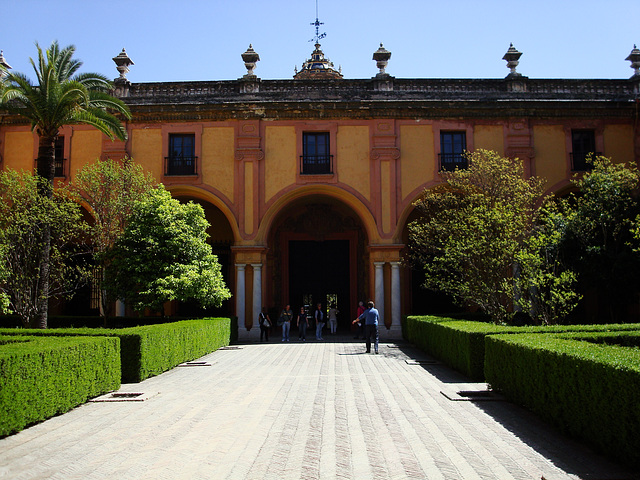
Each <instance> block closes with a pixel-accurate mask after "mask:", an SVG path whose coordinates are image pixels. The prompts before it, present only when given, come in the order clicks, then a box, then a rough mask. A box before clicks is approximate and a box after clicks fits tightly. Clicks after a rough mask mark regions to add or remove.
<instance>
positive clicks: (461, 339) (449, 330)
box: [405, 316, 640, 381]
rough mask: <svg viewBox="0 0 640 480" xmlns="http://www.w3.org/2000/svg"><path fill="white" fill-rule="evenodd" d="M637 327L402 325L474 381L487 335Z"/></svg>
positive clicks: (438, 321) (446, 321)
mask: <svg viewBox="0 0 640 480" xmlns="http://www.w3.org/2000/svg"><path fill="white" fill-rule="evenodd" d="M638 329H640V324H615V325H554V326H545V327H541V326H534V327H512V326H505V325H495V324H493V323H485V322H477V321H469V320H458V319H455V318H451V317H438V316H424V317H407V319H406V325H405V332H406V338H407V340H408V341H410V342H412V343H414V344H415V345H417V346H418V347H419V348H421V349H423V350H424V351H426V352H427V353H429V354H430V355H433V356H434V357H436V358H438V359H440V360H442V361H443V362H445V363H446V364H447V365H449V366H450V367H452V368H454V369H456V370H458V371H459V372H461V373H463V374H464V375H466V376H468V377H469V378H471V379H472V380H475V381H482V380H484V355H485V353H484V349H485V340H484V339H485V337H486V336H487V335H494V334H501V333H504V334H506V333H510V334H515V333H542V332H545V333H560V332H598V331H614V330H615V331H623V330H638Z"/></svg>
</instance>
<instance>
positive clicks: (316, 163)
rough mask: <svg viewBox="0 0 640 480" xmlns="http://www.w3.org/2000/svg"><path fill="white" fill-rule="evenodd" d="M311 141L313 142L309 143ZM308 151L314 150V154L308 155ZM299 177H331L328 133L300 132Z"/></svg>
mask: <svg viewBox="0 0 640 480" xmlns="http://www.w3.org/2000/svg"><path fill="white" fill-rule="evenodd" d="M312 139H313V141H311V140H312ZM319 140H322V141H319ZM309 150H314V153H310V152H309ZM319 150H322V153H319ZM310 160H311V161H310ZM300 175H333V155H331V133H330V132H328V131H304V132H302V156H301V158H300Z"/></svg>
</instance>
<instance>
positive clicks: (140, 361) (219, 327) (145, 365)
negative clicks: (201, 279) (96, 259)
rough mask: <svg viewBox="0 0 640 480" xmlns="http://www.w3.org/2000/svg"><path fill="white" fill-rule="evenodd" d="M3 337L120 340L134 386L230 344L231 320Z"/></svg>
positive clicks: (126, 376) (125, 375)
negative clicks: (68, 337)
mask: <svg viewBox="0 0 640 480" xmlns="http://www.w3.org/2000/svg"><path fill="white" fill-rule="evenodd" d="M0 335H14V336H21V335H37V336H61V337H66V336H74V337H77V336H109V337H118V338H119V339H120V355H121V365H122V382H123V383H132V382H141V381H142V380H144V379H146V378H149V377H152V376H154V375H158V374H160V373H162V372H165V371H167V370H169V369H171V368H173V367H175V366H176V365H179V364H180V363H183V362H186V361H189V360H193V359H196V358H199V357H202V356H203V355H206V354H208V353H211V352H213V351H215V350H217V349H218V348H220V347H222V346H225V345H229V339H230V337H231V320H230V319H228V318H206V319H201V320H185V321H181V322H174V323H164V324H157V325H145V326H141V327H131V328H122V329H105V328H60V329H48V330H24V329H15V328H13V329H0Z"/></svg>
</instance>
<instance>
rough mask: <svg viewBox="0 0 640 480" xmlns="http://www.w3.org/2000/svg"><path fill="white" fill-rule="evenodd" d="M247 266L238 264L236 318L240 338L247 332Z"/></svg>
mask: <svg viewBox="0 0 640 480" xmlns="http://www.w3.org/2000/svg"><path fill="white" fill-rule="evenodd" d="M245 267H246V264H244V263H236V316H237V317H238V338H240V336H241V335H242V334H243V333H244V332H246V330H247V328H246V326H245V311H244V302H245V300H244V292H245V284H244V283H245V280H244V269H245Z"/></svg>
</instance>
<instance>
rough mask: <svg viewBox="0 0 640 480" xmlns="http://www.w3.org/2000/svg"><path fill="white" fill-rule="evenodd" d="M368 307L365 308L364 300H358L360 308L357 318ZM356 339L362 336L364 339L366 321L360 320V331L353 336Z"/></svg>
mask: <svg viewBox="0 0 640 480" xmlns="http://www.w3.org/2000/svg"><path fill="white" fill-rule="evenodd" d="M365 310H366V308H364V302H363V301H362V300H360V301H359V302H358V310H357V311H356V318H360V315H362V314H363V313H364V311H365ZM353 338H354V339H355V340H357V339H359V338H362V339H363V340H364V322H358V331H357V332H356V336H355V337H353Z"/></svg>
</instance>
